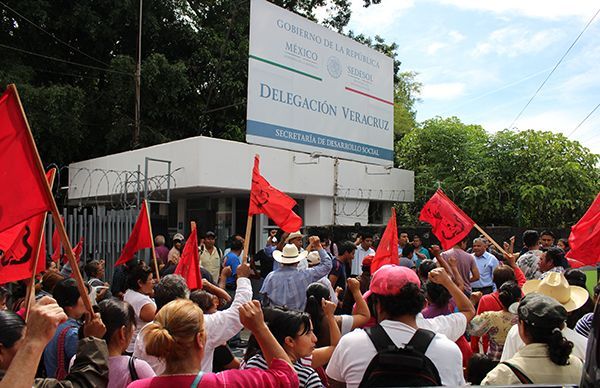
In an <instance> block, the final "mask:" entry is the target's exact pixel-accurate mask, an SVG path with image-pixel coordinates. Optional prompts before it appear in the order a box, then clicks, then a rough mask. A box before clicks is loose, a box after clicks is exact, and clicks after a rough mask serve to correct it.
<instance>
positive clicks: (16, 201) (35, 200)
mask: <svg viewBox="0 0 600 388" xmlns="http://www.w3.org/2000/svg"><path fill="white" fill-rule="evenodd" d="M0 150H2V152H0V165H2V166H3V168H2V169H0V182H2V187H3V189H2V190H0V232H2V231H4V230H6V229H8V228H10V227H12V226H15V225H17V224H19V223H20V222H22V221H25V220H28V219H30V218H31V217H33V216H35V215H37V214H41V213H45V212H46V211H49V210H50V209H51V201H52V198H48V196H47V195H46V191H45V188H44V185H45V184H46V182H44V176H43V175H42V174H40V172H39V171H40V170H39V167H38V164H39V163H40V161H39V160H40V159H39V156H38V154H37V151H36V148H35V144H34V143H33V138H32V137H31V135H30V133H29V127H28V126H27V120H26V118H25V115H24V114H23V111H22V109H21V105H20V103H19V98H18V96H17V92H16V88H15V87H14V85H9V87H8V89H6V91H5V92H4V94H3V95H2V97H0Z"/></svg>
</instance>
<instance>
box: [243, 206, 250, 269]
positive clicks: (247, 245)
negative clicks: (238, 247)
mask: <svg viewBox="0 0 600 388" xmlns="http://www.w3.org/2000/svg"><path fill="white" fill-rule="evenodd" d="M251 232H252V216H251V215H248V220H247V221H246V237H245V238H244V258H243V260H242V262H243V263H247V262H248V251H249V250H250V233H251Z"/></svg>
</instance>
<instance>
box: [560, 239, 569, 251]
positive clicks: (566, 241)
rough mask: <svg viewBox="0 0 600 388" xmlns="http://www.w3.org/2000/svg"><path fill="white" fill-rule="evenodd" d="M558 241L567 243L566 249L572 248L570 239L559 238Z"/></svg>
mask: <svg viewBox="0 0 600 388" xmlns="http://www.w3.org/2000/svg"><path fill="white" fill-rule="evenodd" d="M558 241H560V242H562V243H563V244H565V248H566V249H565V251H567V252H568V251H569V250H570V249H571V246H570V245H569V240H567V239H566V238H559V239H558Z"/></svg>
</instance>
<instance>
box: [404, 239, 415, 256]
mask: <svg viewBox="0 0 600 388" xmlns="http://www.w3.org/2000/svg"><path fill="white" fill-rule="evenodd" d="M414 252H415V246H414V245H412V243H407V244H406V245H405V246H404V248H402V257H408V258H409V259H412V255H413V253H414Z"/></svg>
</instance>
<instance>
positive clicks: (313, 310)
mask: <svg viewBox="0 0 600 388" xmlns="http://www.w3.org/2000/svg"><path fill="white" fill-rule="evenodd" d="M330 297H331V295H330V293H329V289H328V288H327V287H326V286H325V285H324V284H321V283H312V284H310V285H309V286H308V287H307V288H306V307H305V308H304V311H305V312H307V313H308V314H309V315H310V319H311V320H312V323H313V330H314V332H315V336H317V338H319V339H320V334H321V322H323V317H324V316H325V314H324V312H323V306H322V305H321V303H322V302H321V301H322V300H323V299H325V300H329V299H330Z"/></svg>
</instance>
